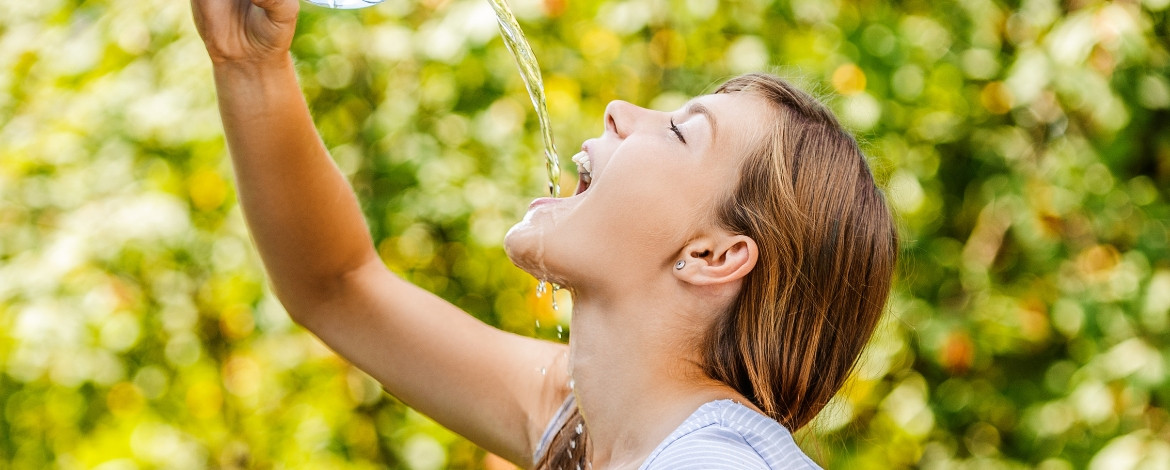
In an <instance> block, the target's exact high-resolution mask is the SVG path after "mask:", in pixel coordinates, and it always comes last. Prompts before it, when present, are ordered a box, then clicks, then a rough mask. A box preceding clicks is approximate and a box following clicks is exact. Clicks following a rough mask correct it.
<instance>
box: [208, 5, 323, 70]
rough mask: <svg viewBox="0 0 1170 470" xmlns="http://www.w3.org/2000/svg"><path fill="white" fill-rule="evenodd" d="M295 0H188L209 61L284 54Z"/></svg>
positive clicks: (296, 8) (265, 58) (292, 24)
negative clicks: (209, 58) (209, 57)
mask: <svg viewBox="0 0 1170 470" xmlns="http://www.w3.org/2000/svg"><path fill="white" fill-rule="evenodd" d="M299 10H300V2H299V1H298V0H191V11H192V12H193V13H194V17H195V28H196V29H197V30H198V31H199V36H200V37H202V38H203V43H204V44H205V45H206V46H207V53H208V55H210V56H211V60H212V62H215V63H224V62H267V61H269V60H272V59H277V58H283V57H285V56H287V54H288V49H289V46H290V45H291V44H292V38H293V32H294V31H295V30H296V22H297V12H298V11H299Z"/></svg>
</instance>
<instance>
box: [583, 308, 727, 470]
mask: <svg viewBox="0 0 1170 470" xmlns="http://www.w3.org/2000/svg"><path fill="white" fill-rule="evenodd" d="M685 298H687V295H685V293H683V294H681V295H680V293H679V292H648V291H647V290H640V291H639V292H637V293H636V295H632V296H629V297H626V298H621V297H613V296H590V295H588V292H586V293H580V292H578V295H577V297H576V298H575V299H574V305H573V320H572V332H573V339H572V341H571V342H570V363H571V373H572V377H573V381H574V388H573V390H574V394H575V395H576V396H577V402H578V406H579V407H580V408H581V412H582V414H583V415H584V417H585V421H586V425H587V426H588V428H589V437H590V440H591V446H592V458H591V461H592V463H593V465H594V467H595V468H598V469H601V468H637V466H638V465H640V464H641V462H642V461H643V460H645V459H646V457H648V456H649V454H650V452H652V451H653V450H654V448H655V447H656V446H657V445H658V444H659V443H660V442H661V441H662V440H663V439H665V438H666V437H667V436H668V435H669V434H670V432H671V431H673V430H674V429H675V428H676V427H677V426H678V425H679V424H680V423H682V421H684V420H685V419H686V418H687V416H689V415H690V414H691V413H693V412H694V411H695V409H696V408H698V407H699V406H700V405H702V404H703V403H706V402H709V401H711V400H716V399H720V398H732V399H738V400H742V399H743V398H742V397H741V396H739V395H738V394H736V393H735V392H734V391H733V390H732V389H731V388H730V387H727V386H726V385H723V384H721V383H719V382H716V381H714V380H711V379H709V378H706V377H705V375H704V374H703V371H702V369H701V366H700V361H699V360H700V357H699V348H698V347H696V344H697V342H698V341H700V340H701V339H702V336H701V335H702V333H703V332H705V331H706V330H707V327H708V326H709V322H707V321H703V320H702V319H703V318H713V316H712V315H710V314H709V313H705V312H695V311H688V308H687V305H684V304H690V305H695V304H696V303H695V302H686V301H678V300H674V299H685ZM662 299H671V300H668V301H667V302H665V303H664V302H662ZM650 300H652V301H650Z"/></svg>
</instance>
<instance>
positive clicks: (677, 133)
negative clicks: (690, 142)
mask: <svg viewBox="0 0 1170 470" xmlns="http://www.w3.org/2000/svg"><path fill="white" fill-rule="evenodd" d="M670 130H671V132H674V135H675V136H676V137H678V141H679V142H682V143H684V144H685V143H687V139H686V138H685V137H683V135H682V131H680V130H678V126H676V125H675V124H674V118H670Z"/></svg>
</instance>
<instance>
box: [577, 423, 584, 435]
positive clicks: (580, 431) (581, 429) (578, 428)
mask: <svg viewBox="0 0 1170 470" xmlns="http://www.w3.org/2000/svg"><path fill="white" fill-rule="evenodd" d="M583 432H585V425H584V424H581V423H577V434H581V433H583Z"/></svg>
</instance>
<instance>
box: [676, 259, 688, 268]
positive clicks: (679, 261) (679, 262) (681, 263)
mask: <svg viewBox="0 0 1170 470" xmlns="http://www.w3.org/2000/svg"><path fill="white" fill-rule="evenodd" d="M686 265H687V262H686V261H683V260H681V259H680V260H678V262H677V263H674V269H682V268H683V266H686Z"/></svg>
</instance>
